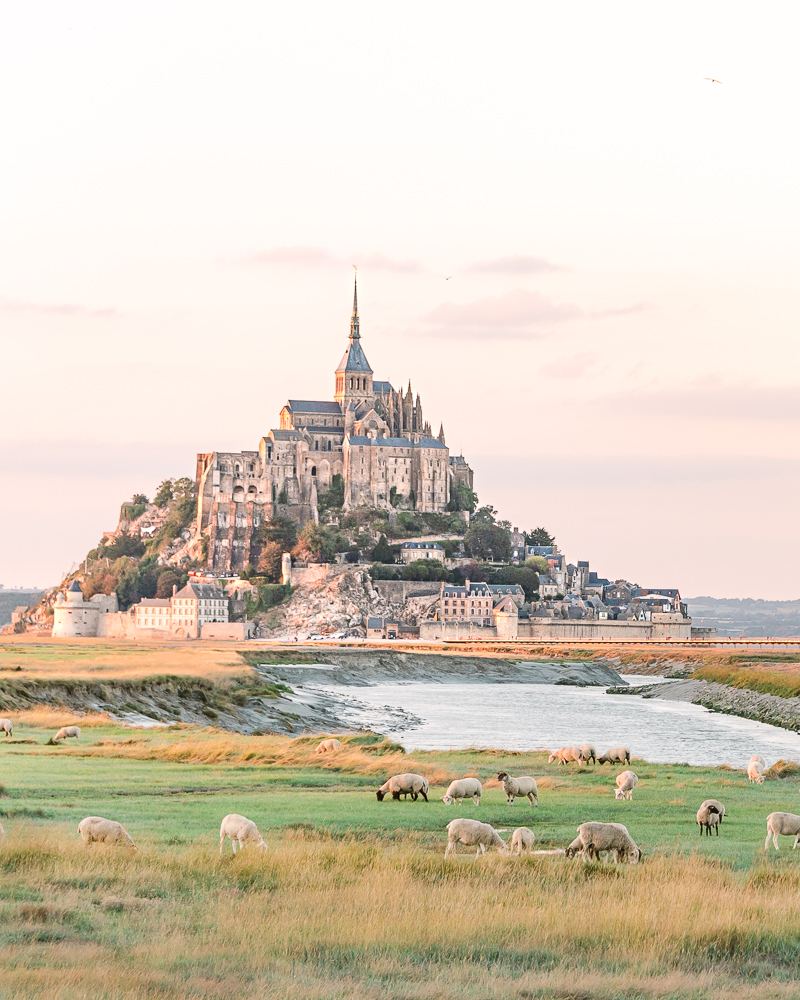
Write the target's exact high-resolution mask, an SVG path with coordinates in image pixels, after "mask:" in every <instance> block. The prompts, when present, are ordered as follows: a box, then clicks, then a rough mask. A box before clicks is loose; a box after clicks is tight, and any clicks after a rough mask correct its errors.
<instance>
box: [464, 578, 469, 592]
mask: <svg viewBox="0 0 800 1000" xmlns="http://www.w3.org/2000/svg"><path fill="white" fill-rule="evenodd" d="M464 586H465V587H466V588H467V593H469V577H467V578H466V580H464Z"/></svg>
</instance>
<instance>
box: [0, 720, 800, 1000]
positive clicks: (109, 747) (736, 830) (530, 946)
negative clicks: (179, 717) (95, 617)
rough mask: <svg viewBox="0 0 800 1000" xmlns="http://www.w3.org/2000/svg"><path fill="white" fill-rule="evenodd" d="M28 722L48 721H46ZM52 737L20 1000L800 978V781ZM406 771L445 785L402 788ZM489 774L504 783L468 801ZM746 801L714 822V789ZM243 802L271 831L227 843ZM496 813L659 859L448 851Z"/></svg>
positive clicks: (409, 992)
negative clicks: (706, 833) (473, 783)
mask: <svg viewBox="0 0 800 1000" xmlns="http://www.w3.org/2000/svg"><path fill="white" fill-rule="evenodd" d="M26 719H27V720H28V721H25V720H26ZM82 725H83V733H82V736H81V743H80V744H77V745H75V744H70V745H69V746H64V747H58V746H55V747H53V746H46V745H45V740H46V739H47V738H48V737H49V736H50V735H51V734H52V732H53V724H52V719H51V717H50V715H48V710H42V711H41V712H39V713H38V714H37V713H36V712H32V713H28V714H27V715H24V714H23V715H22V716H21V717H20V719H19V720H16V721H15V731H14V739H15V740H20V741H21V740H34V741H36V742H33V743H28V742H14V743H12V742H11V741H9V740H5V741H2V740H0V784H1V785H2V786H4V795H3V797H2V798H0V819H2V822H3V824H4V826H5V829H6V840H5V842H4V843H3V844H2V845H0V997H1V998H3V1000H5V998H12V997H13V998H17V997H19V998H22V997H40V996H47V997H48V998H58V1000H61V998H63V1000H72V998H78V997H84V996H91V997H93V998H104V997H109V998H111V997H114V998H116V997H125V998H140V997H141V998H145V997H147V998H151V997H153V998H162V997H163V998H173V997H209V998H228V997H230V998H234V997H235V998H242V997H245V998H250V997H253V998H255V997H265V996H282V997H283V996H285V997H287V998H294V997H297V998H312V997H314V998H316V997H359V998H360V997H386V996H391V997H398V998H399V997H448V998H449V997H469V998H473V997H474V998H485V997H506V996H514V997H524V996H528V997H537V996H541V997H559V998H562V1000H567V998H568V997H572V998H575V1000H589V998H590V997H598V998H615V997H626V998H635V997H686V998H704V997H709V998H710V997H712V996H714V997H715V998H716V997H719V996H722V997H727V996H730V997H737V998H738V997H751V996H752V997H769V996H774V997H784V996H785V997H790V996H792V997H793V996H796V995H797V991H798V985H797V978H798V977H800V934H798V928H800V892H798V890H800V852H795V853H794V854H792V852H791V850H790V848H791V844H792V841H791V839H789V838H785V839H784V841H783V842H782V845H781V851H780V852H775V851H774V850H771V853H770V854H765V852H764V849H763V848H764V838H765V836H766V828H765V818H766V816H767V814H768V813H769V812H771V811H773V810H782V811H788V812H798V813H800V796H799V795H798V785H797V780H798V779H797V778H796V777H794V776H791V777H787V778H785V779H776V780H768V781H767V782H766V783H765V784H764V785H763V786H751V785H749V783H748V781H747V778H746V776H745V775H744V774H743V773H741V772H734V771H728V770H723V769H714V768H690V767H687V766H682V765H663V764H659V765H652V764H647V763H645V762H644V761H634V762H633V764H632V768H633V770H634V771H636V773H637V774H638V776H639V779H640V783H639V786H638V787H637V789H636V790H635V792H634V799H633V801H632V802H617V801H615V800H614V797H613V794H612V791H611V787H612V785H613V783H614V776H615V775H616V773H618V771H619V770H621V768H619V767H616V768H611V767H609V766H608V765H606V766H605V767H594V768H592V767H589V768H587V769H586V770H585V771H578V770H577V769H576V768H575V766H574V765H570V767H569V768H568V767H564V766H559V765H557V764H552V765H549V764H548V763H547V759H546V755H544V754H540V753H534V754H506V753H502V752H486V751H468V752H458V753H415V754H413V755H408V756H404V755H402V753H400V752H399V751H398V749H397V748H396V747H394V746H393V745H391V744H387V743H386V742H385V741H382V740H380V739H379V738H376V737H370V736H369V735H361V736H357V737H352V738H347V739H345V747H344V750H343V751H342V753H341V754H340V755H337V757H333V758H325V759H320V758H318V757H314V755H313V753H312V750H313V747H314V746H315V744H316V742H317V740H316V738H315V739H310V738H301V739H297V740H291V739H288V738H282V737H239V736H235V735H232V734H230V733H221V732H218V731H215V730H210V729H209V730H197V729H190V728H175V729H169V730H150V731H141V730H133V729H129V728H126V727H122V726H119V725H116V724H112V723H109V722H108V721H107V720H103V719H102V718H97V719H94V720H91V719H90V720H84V721H83V723H82ZM500 769H507V770H509V771H510V772H511V773H520V774H533V775H534V776H535V777H536V778H537V781H538V782H539V789H540V805H539V807H538V809H533V808H531V807H530V806H529V805H528V804H527V802H524V801H522V802H520V801H517V803H516V804H515V805H514V806H513V807H508V806H507V805H506V804H505V795H504V793H503V791H502V789H501V788H500V787H499V786H498V785H497V783H496V781H493V780H492V779H493V777H494V775H495V774H496V772H497V771H498V770H500ZM400 770H412V771H420V772H421V773H424V774H427V775H428V776H429V777H430V778H431V781H432V782H436V787H435V788H432V789H431V796H430V798H431V801H430V802H429V803H428V804H425V803H424V802H422V801H419V802H416V803H412V802H411V801H410V800H404V801H400V802H393V801H391V800H386V801H384V802H382V803H379V802H378V801H377V799H376V797H375V794H374V791H375V789H376V788H377V786H378V785H379V784H380V782H381V781H382V780H383V778H384V777H387V776H388V775H389V774H392V773H396V772H397V771H400ZM468 773H475V774H477V775H478V776H479V777H480V778H481V780H482V781H484V784H485V786H486V787H485V791H484V798H483V802H482V804H481V806H480V807H479V808H475V807H474V806H473V805H472V803H471V802H470V803H464V805H462V806H460V807H459V806H457V805H455V806H451V807H446V806H445V805H444V804H443V803H442V802H441V801H440V800H439V796H441V795H442V794H443V791H444V786H445V785H446V783H447V781H448V780H449V778H450V777H453V776H460V775H463V774H468ZM709 797H713V798H718V799H721V800H722V801H723V802H724V803H725V805H726V807H727V810H728V815H727V816H726V818H725V821H724V823H723V825H722V831H721V836H720V837H719V838H716V837H713V838H710V839H708V838H703V839H702V841H701V839H700V837H699V831H698V827H697V826H696V824H695V816H694V814H695V812H696V809H697V807H698V805H699V804H700V802H701V801H702V800H703V799H704V798H709ZM228 812H239V813H243V814H244V815H246V816H248V817H250V818H251V819H253V820H254V821H255V822H256V823H257V824H258V826H259V829H260V830H261V832H262V834H263V835H264V837H265V839H266V840H267V842H268V844H269V851H268V852H267V853H266V854H262V853H260V852H256V851H252V850H250V851H248V850H246V851H244V852H242V853H241V854H240V855H238V856H237V857H236V858H234V857H233V856H232V855H231V853H230V846H229V845H226V850H225V854H224V856H223V857H222V858H220V856H219V839H218V838H219V824H220V820H221V819H222V817H223V816H224V815H225V814H226V813H228ZM86 815H101V816H106V817H108V818H112V819H116V820H119V821H120V822H122V823H123V824H124V825H125V826H126V828H127V829H128V831H129V832H130V833H131V835H132V836H133V838H134V840H135V841H136V843H137V845H138V847H139V850H138V852H135V853H134V852H129V851H127V850H124V849H112V848H106V847H103V846H101V845H94V846H92V847H91V848H87V847H85V846H84V845H83V843H82V842H81V841H80V838H79V837H78V836H77V832H76V828H77V825H78V822H79V821H80V820H81V819H82V818H83V817H84V816H86ZM461 815H463V816H475V817H476V818H480V819H481V820H483V821H484V822H489V823H492V824H493V825H494V826H495V827H497V828H499V829H504V830H508V831H509V833H508V835H505V834H504V836H510V831H511V830H512V829H513V828H514V827H515V826H518V825H526V826H530V827H531V828H532V829H533V830H534V831H535V833H536V839H537V847H540V848H549V847H564V846H566V845H567V844H568V843H569V842H570V841H571V840H572V839H573V838H574V836H575V828H576V827H577V826H578V824H579V823H581V822H584V821H586V820H591V819H596V820H602V821H614V822H623V823H625V824H626V825H627V827H628V829H629V830H630V832H631V834H632V836H633V837H634V839H635V840H636V841H637V842H638V843H639V844H640V846H642V847H643V849H644V851H645V858H644V861H643V863H642V864H641V865H639V866H624V867H620V868H619V869H616V868H614V866H610V865H608V866H605V865H586V866H584V865H583V864H582V863H581V862H580V861H567V860H566V859H564V858H551V857H530V858H528V857H523V858H515V857H504V856H501V855H500V854H497V853H494V854H489V855H487V856H486V857H485V858H483V859H481V860H480V861H477V862H476V861H474V860H473V859H472V857H471V852H468V851H467V850H466V849H462V851H463V853H462V855H461V856H460V857H459V859H458V860H456V861H454V862H453V861H449V862H445V860H444V857H443V855H444V846H445V840H446V832H445V829H444V828H445V825H446V824H447V823H448V822H449V820H451V819H453V818H455V817H456V816H461Z"/></svg>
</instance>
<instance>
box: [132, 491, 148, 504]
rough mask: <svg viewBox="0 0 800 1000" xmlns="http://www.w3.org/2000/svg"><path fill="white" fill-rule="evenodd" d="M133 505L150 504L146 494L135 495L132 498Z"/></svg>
mask: <svg viewBox="0 0 800 1000" xmlns="http://www.w3.org/2000/svg"><path fill="white" fill-rule="evenodd" d="M131 503H132V504H134V505H136V504H140V503H150V501H149V500H148V499H147V497H146V496H145V495H144V493H134V494H133V496H132V497H131Z"/></svg>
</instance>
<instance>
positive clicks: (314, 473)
mask: <svg viewBox="0 0 800 1000" xmlns="http://www.w3.org/2000/svg"><path fill="white" fill-rule="evenodd" d="M311 475H312V476H313V477H314V478H315V479H316V476H317V467H316V465H312V466H311Z"/></svg>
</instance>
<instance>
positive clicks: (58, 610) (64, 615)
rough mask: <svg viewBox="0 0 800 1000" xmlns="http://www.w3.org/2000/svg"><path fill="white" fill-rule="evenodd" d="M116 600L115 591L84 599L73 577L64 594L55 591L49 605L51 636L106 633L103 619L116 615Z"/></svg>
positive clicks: (100, 634) (117, 608) (61, 636)
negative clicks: (54, 596) (50, 610)
mask: <svg viewBox="0 0 800 1000" xmlns="http://www.w3.org/2000/svg"><path fill="white" fill-rule="evenodd" d="M117 611H119V602H118V601H117V595H116V594H111V595H107V594H95V595H94V597H92V598H91V599H90V600H88V601H84V599H83V591H82V590H81V588H80V586H79V585H78V581H77V580H73V581H72V583H71V584H70V585H69V587H68V588H67V592H66V594H59V595H58V597H57V598H56V603H55V605H54V606H53V633H52V634H53V638H54V639H55V638H60V639H64V638H73V637H77V636H93V637H94V636H105V635H108V633H109V631H110V630H109V629H108V627H107V625H108V622H107V618H108V616H109V615H111V616H112V617H114V618H115V617H116V612H117Z"/></svg>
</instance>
